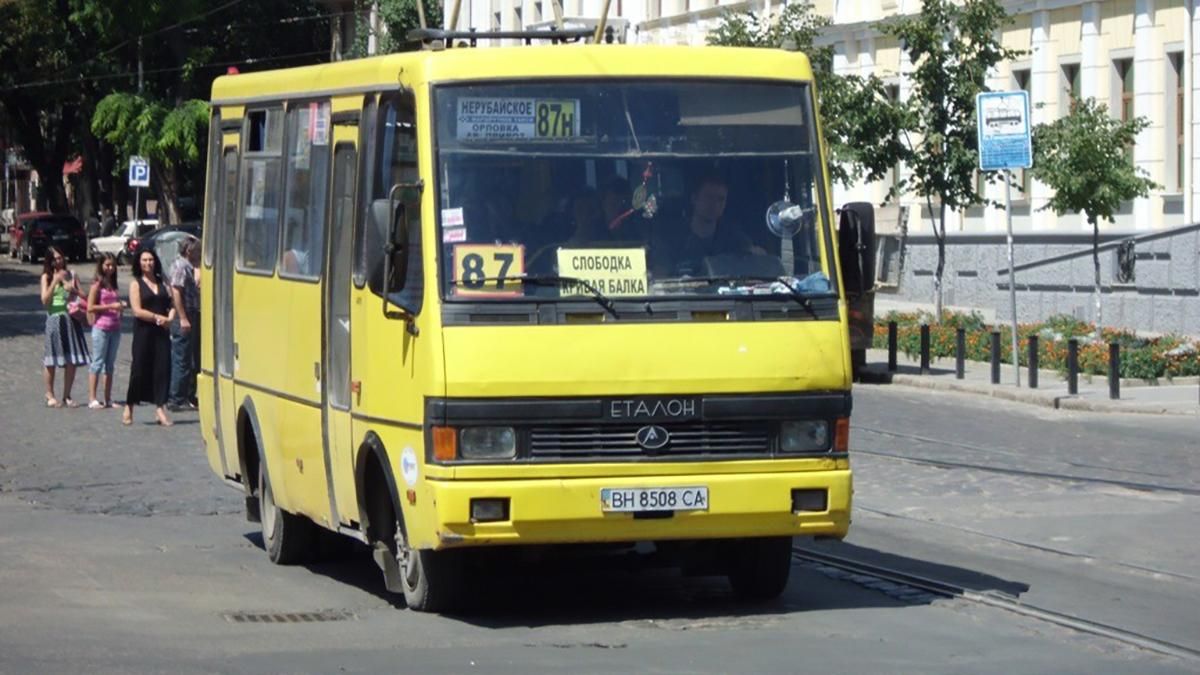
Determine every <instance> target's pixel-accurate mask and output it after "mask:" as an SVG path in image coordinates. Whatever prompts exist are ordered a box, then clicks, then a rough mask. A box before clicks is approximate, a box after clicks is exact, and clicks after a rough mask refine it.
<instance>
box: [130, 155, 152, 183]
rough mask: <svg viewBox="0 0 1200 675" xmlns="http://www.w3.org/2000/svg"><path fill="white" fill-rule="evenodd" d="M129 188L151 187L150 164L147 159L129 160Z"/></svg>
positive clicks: (131, 158) (136, 158) (132, 158)
mask: <svg viewBox="0 0 1200 675" xmlns="http://www.w3.org/2000/svg"><path fill="white" fill-rule="evenodd" d="M129 187H144V188H148V187H150V162H148V161H146V158H145V157H138V156H136V155H135V156H133V157H130V158H129Z"/></svg>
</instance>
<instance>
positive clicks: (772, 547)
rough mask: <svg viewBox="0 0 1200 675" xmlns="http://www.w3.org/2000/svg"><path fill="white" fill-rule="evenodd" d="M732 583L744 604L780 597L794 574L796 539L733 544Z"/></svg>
mask: <svg viewBox="0 0 1200 675" xmlns="http://www.w3.org/2000/svg"><path fill="white" fill-rule="evenodd" d="M730 547H731V551H730V553H731V556H730V560H729V569H728V575H729V583H730V585H731V586H733V592H734V593H736V594H737V596H738V597H739V598H741V599H743V600H750V601H754V602H762V601H765V600H771V599H774V598H777V597H779V595H780V594H781V593H783V589H784V588H786V587H787V582H788V576H789V575H790V574H791V571H792V538H791V537H764V538H761V539H741V540H736V541H733V542H730Z"/></svg>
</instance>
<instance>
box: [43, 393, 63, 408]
mask: <svg viewBox="0 0 1200 675" xmlns="http://www.w3.org/2000/svg"><path fill="white" fill-rule="evenodd" d="M46 407H47V408H61V407H62V404H61V403H59V402H58V399H56V398H54V397H53V396H47V397H46Z"/></svg>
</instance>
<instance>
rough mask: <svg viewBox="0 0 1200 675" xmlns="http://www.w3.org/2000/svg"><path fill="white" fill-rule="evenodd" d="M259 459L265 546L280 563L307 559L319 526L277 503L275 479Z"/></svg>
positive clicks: (277, 563) (297, 562)
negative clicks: (272, 484)
mask: <svg viewBox="0 0 1200 675" xmlns="http://www.w3.org/2000/svg"><path fill="white" fill-rule="evenodd" d="M262 465H263V462H262V461H259V468H258V496H259V505H260V506H259V513H260V515H261V519H260V520H261V522H262V538H263V547H264V548H266V549H267V556H268V557H269V558H270V559H271V562H273V563H275V564H276V565H296V564H299V563H303V562H307V561H308V559H309V557H310V556H311V555H312V551H313V547H314V545H315V544H316V526H315V525H313V523H312V521H311V520H309V519H307V518H305V517H304V516H297V515H294V514H291V513H288V512H287V511H284V510H283V509H282V508H280V507H279V505H278V504H276V503H275V494H274V493H273V492H272V491H271V481H270V480H268V479H267V473H266V471H265V470H264V469H263V468H262Z"/></svg>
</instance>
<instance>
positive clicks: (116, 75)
mask: <svg viewBox="0 0 1200 675" xmlns="http://www.w3.org/2000/svg"><path fill="white" fill-rule="evenodd" d="M328 53H329V50H327V49H321V50H317V51H311V52H297V53H294V54H279V55H276V56H263V57H251V58H246V59H237V60H236V61H223V62H220V63H202V64H199V65H194V66H173V67H170V68H152V69H150V70H143V71H142V72H143V74H146V75H153V74H157V73H171V72H178V71H181V70H188V69H189V68H191V69H200V68H221V67H226V66H237V65H242V64H255V63H268V62H271V61H282V60H285V59H292V58H301V57H305V56H316V55H318V54H322V55H324V54H328ZM136 76H137V71H135V70H126V71H122V72H120V73H107V74H105V75H91V76H88V77H68V78H62V79H58V80H41V81H39V82H25V83H22V84H17V85H13V86H11V87H0V91H6V90H15V89H30V88H35V87H47V86H51V85H55V84H70V83H73V82H95V81H99V80H112V79H120V78H124V77H136Z"/></svg>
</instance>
